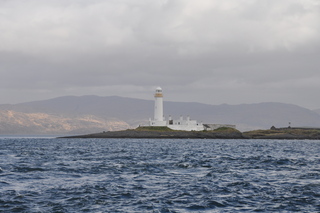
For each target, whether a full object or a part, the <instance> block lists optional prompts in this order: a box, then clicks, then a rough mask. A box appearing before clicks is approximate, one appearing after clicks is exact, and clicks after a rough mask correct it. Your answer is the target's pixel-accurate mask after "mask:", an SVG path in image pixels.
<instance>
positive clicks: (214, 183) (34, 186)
mask: <svg viewBox="0 0 320 213" xmlns="http://www.w3.org/2000/svg"><path fill="white" fill-rule="evenodd" d="M0 212H320V141H310V140H198V139H190V140H180V139H56V138H32V137H31V138H0Z"/></svg>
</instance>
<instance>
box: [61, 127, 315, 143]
mask: <svg viewBox="0 0 320 213" xmlns="http://www.w3.org/2000/svg"><path fill="white" fill-rule="evenodd" d="M63 138H163V139H165V138H168V139H170V138H172V139H173V138H177V139H187V138H190V139H310V140H319V139H320V129H312V128H279V129H277V128H271V129H270V130H254V131H248V132H240V131H238V130H237V129H234V128H228V127H221V128H218V129H215V130H212V131H180V130H172V129H170V128H168V127H154V126H153V127H138V128H136V129H128V130H122V131H108V132H101V133H94V134H87V135H77V136H67V137H63Z"/></svg>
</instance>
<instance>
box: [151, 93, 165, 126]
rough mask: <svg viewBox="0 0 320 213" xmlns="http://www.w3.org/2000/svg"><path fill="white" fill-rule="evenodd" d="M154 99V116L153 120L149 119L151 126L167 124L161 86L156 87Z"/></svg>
mask: <svg viewBox="0 0 320 213" xmlns="http://www.w3.org/2000/svg"><path fill="white" fill-rule="evenodd" d="M154 99H155V100H154V118H153V120H151V119H150V120H149V126H166V125H167V122H166V121H165V119H164V118H163V95H162V89H161V87H157V88H156V93H155V94H154Z"/></svg>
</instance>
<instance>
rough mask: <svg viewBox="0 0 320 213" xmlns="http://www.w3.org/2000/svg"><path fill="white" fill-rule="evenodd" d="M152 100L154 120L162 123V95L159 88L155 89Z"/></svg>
mask: <svg viewBox="0 0 320 213" xmlns="http://www.w3.org/2000/svg"><path fill="white" fill-rule="evenodd" d="M154 98H155V100H154V120H155V121H163V95H162V89H161V87H157V89H156V93H155V94H154Z"/></svg>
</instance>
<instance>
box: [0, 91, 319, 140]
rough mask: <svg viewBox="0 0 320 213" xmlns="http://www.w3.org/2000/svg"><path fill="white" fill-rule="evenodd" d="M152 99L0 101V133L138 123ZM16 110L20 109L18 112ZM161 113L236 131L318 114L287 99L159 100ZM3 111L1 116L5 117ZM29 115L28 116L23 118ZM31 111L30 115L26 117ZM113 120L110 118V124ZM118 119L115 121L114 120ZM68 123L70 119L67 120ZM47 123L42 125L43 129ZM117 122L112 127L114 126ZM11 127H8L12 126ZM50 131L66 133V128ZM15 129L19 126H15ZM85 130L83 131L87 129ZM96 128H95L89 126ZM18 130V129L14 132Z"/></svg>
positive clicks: (304, 121)
mask: <svg viewBox="0 0 320 213" xmlns="http://www.w3.org/2000/svg"><path fill="white" fill-rule="evenodd" d="M153 107H154V102H153V100H141V99H134V98H124V97H117V96H111V97H99V96H81V97H75V96H65V97H59V98H54V99H50V100H44V101H35V102H28V103H21V104H15V105H8V104H7V105H0V110H2V115H1V117H0V133H3V134H8V133H7V132H8V131H9V132H10V131H11V132H19V131H22V129H23V128H24V127H25V130H24V131H33V129H35V130H37V132H39V131H42V130H43V131H44V130H45V131H46V132H48V131H50V128H52V127H51V126H50V125H51V124H52V123H54V124H56V125H58V124H59V123H60V124H61V126H63V125H66V124H70V123H72V122H74V123H72V125H74V128H73V130H71V131H82V132H83V131H86V132H88V131H89V130H90V131H92V132H97V131H100V130H101V131H104V130H115V129H121V128H122V129H126V128H129V127H131V128H133V127H136V126H138V125H139V124H146V123H147V121H148V119H149V118H150V117H153ZM8 111H11V112H12V113H14V114H15V115H16V116H18V115H19V116H20V117H21V116H24V122H23V123H22V124H19V123H17V122H16V121H17V120H19V119H20V117H16V116H14V117H12V118H11V119H8V115H6V113H8ZM19 113H21V114H19ZM38 113H40V114H41V113H43V114H45V115H46V116H48V118H47V119H40V120H41V122H42V123H41V125H40V126H43V127H42V128H40V127H39V125H34V126H33V127H32V128H31V127H29V126H28V124H27V123H28V119H30V123H32V122H35V121H37V118H36V117H32V116H31V115H33V116H35V115H34V114H38ZM164 114H165V116H166V117H168V116H169V115H171V116H172V117H173V118H179V116H180V115H183V116H184V117H185V116H187V115H190V116H191V119H196V120H198V121H202V122H204V123H220V124H221V123H222V124H236V125H237V127H238V129H239V130H250V129H259V128H260V129H266V128H270V127H271V126H272V125H274V126H276V127H284V126H288V122H291V125H292V126H312V127H320V115H319V114H318V113H316V112H314V111H311V110H308V109H305V108H302V107H299V106H296V105H291V104H283V103H259V104H242V105H226V104H224V105H208V104H201V103H182V102H167V101H164ZM6 116H7V117H6ZM28 116H29V117H28ZM30 116H31V117H30ZM88 116H89V117H90V116H91V117H92V118H94V120H96V121H99V122H100V124H99V125H98V123H99V122H84V121H83V119H82V118H83V117H88ZM113 122H116V123H113ZM117 122H118V124H117ZM70 125H71V124H70ZM45 126H47V127H48V128H45ZM115 126H117V127H115ZM15 128H16V130H15V131H13V130H12V129H15ZM53 129H55V131H63V132H68V131H69V130H67V128H62V127H61V129H60V130H59V128H58V127H56V128H53ZM18 130H19V131H18ZM87 130H88V131H87ZM95 130H96V131H95ZM19 134H21V133H19Z"/></svg>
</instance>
